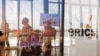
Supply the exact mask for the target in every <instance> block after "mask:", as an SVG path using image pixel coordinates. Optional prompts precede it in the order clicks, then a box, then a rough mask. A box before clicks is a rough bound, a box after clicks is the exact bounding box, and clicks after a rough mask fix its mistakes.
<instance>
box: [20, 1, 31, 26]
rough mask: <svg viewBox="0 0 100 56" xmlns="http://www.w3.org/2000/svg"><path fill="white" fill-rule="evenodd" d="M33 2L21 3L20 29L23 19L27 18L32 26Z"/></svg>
mask: <svg viewBox="0 0 100 56" xmlns="http://www.w3.org/2000/svg"><path fill="white" fill-rule="evenodd" d="M30 3H31V2H30V1H21V2H20V28H22V19H23V18H24V17H27V18H28V19H29V24H30V25H31V4H30Z"/></svg>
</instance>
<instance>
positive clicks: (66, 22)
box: [64, 5, 70, 30]
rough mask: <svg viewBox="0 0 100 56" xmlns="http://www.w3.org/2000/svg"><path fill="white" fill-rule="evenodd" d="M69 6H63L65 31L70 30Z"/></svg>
mask: <svg viewBox="0 0 100 56" xmlns="http://www.w3.org/2000/svg"><path fill="white" fill-rule="evenodd" d="M69 11H70V10H69V5H66V6H65V22H64V24H65V25H64V26H65V28H64V29H65V30H68V29H69V28H70V24H69Z"/></svg>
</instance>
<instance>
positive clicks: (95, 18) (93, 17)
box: [91, 7, 97, 30]
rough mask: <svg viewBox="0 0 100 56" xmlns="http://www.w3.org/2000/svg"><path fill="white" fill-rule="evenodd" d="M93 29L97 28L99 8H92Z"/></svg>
mask: <svg viewBox="0 0 100 56" xmlns="http://www.w3.org/2000/svg"><path fill="white" fill-rule="evenodd" d="M91 12H92V28H93V29H95V30H96V28H97V7H92V11H91Z"/></svg>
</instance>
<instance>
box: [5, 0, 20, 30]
mask: <svg viewBox="0 0 100 56" xmlns="http://www.w3.org/2000/svg"><path fill="white" fill-rule="evenodd" d="M6 20H7V22H8V23H9V27H10V29H17V28H18V26H17V1H8V0H7V1H6Z"/></svg>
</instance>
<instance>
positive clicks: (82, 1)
mask: <svg viewBox="0 0 100 56" xmlns="http://www.w3.org/2000/svg"><path fill="white" fill-rule="evenodd" d="M81 4H89V0H81Z"/></svg>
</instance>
